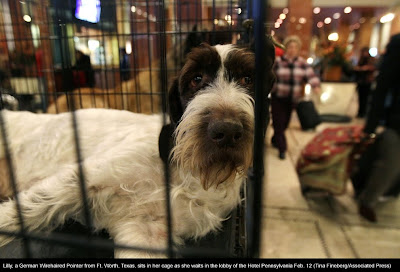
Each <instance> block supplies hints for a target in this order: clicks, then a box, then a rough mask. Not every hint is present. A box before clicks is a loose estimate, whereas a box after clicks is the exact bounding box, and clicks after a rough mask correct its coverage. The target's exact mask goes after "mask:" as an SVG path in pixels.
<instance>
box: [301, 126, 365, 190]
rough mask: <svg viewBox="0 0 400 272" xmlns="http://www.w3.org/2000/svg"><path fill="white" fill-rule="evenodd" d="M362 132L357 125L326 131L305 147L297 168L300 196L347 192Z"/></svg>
mask: <svg viewBox="0 0 400 272" xmlns="http://www.w3.org/2000/svg"><path fill="white" fill-rule="evenodd" d="M362 129H363V127H362V126H360V125H354V126H340V127H334V128H326V129H324V130H323V131H322V132H320V133H318V134H317V135H316V136H315V137H314V138H313V139H312V140H311V141H310V142H309V143H308V144H307V145H306V146H305V148H304V149H303V150H302V152H301V154H300V157H299V159H298V161H297V165H296V171H297V174H298V176H299V181H300V184H301V188H302V192H303V194H305V195H307V194H308V193H311V192H312V193H315V192H326V193H328V194H334V195H340V194H343V193H344V192H345V191H346V183H347V180H348V179H349V176H350V173H351V169H352V162H353V160H352V157H353V156H352V154H353V151H354V146H355V144H357V143H359V142H360V138H361V132H362Z"/></svg>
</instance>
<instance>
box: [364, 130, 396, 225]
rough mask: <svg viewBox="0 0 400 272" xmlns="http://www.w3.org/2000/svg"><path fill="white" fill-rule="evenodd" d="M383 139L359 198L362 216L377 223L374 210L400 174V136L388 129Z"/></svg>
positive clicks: (380, 141)
mask: <svg viewBox="0 0 400 272" xmlns="http://www.w3.org/2000/svg"><path fill="white" fill-rule="evenodd" d="M381 137H382V138H381V139H380V140H378V143H377V144H378V146H377V149H378V152H377V158H376V161H375V162H374V163H373V165H372V169H371V174H370V176H369V177H368V179H367V181H366V183H365V187H364V189H363V190H361V192H360V195H359V198H358V202H359V205H360V214H361V215H363V216H364V217H365V218H367V219H368V220H370V221H376V216H375V213H374V211H373V208H374V206H375V205H376V203H377V202H378V199H379V197H380V196H382V195H383V194H384V193H386V192H387V190H388V189H389V188H390V187H392V186H393V183H394V182H396V180H397V179H396V178H397V177H398V176H399V174H400V167H399V161H400V135H399V134H398V133H397V132H396V131H394V130H392V129H386V130H385V132H383V135H382V136H381Z"/></svg>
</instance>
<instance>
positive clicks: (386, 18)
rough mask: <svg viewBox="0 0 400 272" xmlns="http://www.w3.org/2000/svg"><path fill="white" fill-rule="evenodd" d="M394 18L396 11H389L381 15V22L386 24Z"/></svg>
mask: <svg viewBox="0 0 400 272" xmlns="http://www.w3.org/2000/svg"><path fill="white" fill-rule="evenodd" d="M393 19H394V13H388V14H385V15H384V16H382V17H381V20H380V22H381V23H382V24H384V23H388V22H390V21H392V20H393Z"/></svg>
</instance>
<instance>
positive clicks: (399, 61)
mask: <svg viewBox="0 0 400 272" xmlns="http://www.w3.org/2000/svg"><path fill="white" fill-rule="evenodd" d="M399 48H400V34H397V35H394V36H393V37H392V38H391V40H390V42H389V44H388V45H387V47H386V53H385V54H384V55H383V57H382V62H381V65H380V66H379V74H378V76H377V80H376V89H375V91H374V92H373V94H372V96H373V99H372V100H371V108H370V110H369V111H368V115H367V119H366V124H365V127H364V139H368V138H369V137H371V136H372V137H373V136H374V133H375V130H376V128H377V126H378V125H379V123H380V121H381V120H383V121H384V131H383V133H382V134H381V135H380V137H379V139H377V141H376V144H377V146H376V147H377V155H376V158H375V160H374V162H373V165H372V168H371V170H370V171H371V172H370V175H369V176H368V178H367V180H366V181H365V185H364V187H363V188H362V189H361V191H360V193H359V194H358V204H359V213H360V215H361V216H363V217H364V218H366V219H367V220H369V221H372V222H376V221H377V218H376V214H375V210H374V208H375V205H376V204H377V202H378V200H379V198H380V197H382V196H383V195H385V194H387V193H389V194H390V189H392V188H395V187H396V186H398V184H396V182H398V181H399V180H400V78H399V76H398V75H399V70H400V50H399Z"/></svg>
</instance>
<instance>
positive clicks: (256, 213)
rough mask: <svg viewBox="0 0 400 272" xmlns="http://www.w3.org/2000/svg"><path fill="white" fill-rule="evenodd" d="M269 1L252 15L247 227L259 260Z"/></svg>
mask: <svg viewBox="0 0 400 272" xmlns="http://www.w3.org/2000/svg"><path fill="white" fill-rule="evenodd" d="M266 2H267V1H265V0H254V1H253V3H252V4H253V7H252V14H253V19H254V36H253V37H254V45H255V59H256V63H255V66H256V75H255V109H254V116H255V128H254V151H253V169H252V171H251V173H250V176H249V177H250V186H249V187H250V191H249V197H250V199H249V207H248V217H247V218H246V224H247V227H248V232H247V234H248V254H249V257H253V258H258V257H259V255H260V238H261V237H260V230H261V218H262V216H261V208H262V192H263V188H262V187H263V186H262V183H263V175H264V129H263V127H264V124H265V122H266V116H265V115H264V114H263V110H264V108H265V107H266V106H267V105H266V104H267V103H266V99H265V97H266V95H267V94H266V93H265V89H266V84H265V75H266V71H267V69H266V62H265V61H264V60H265V47H264V44H265V29H264V22H265V7H266V4H267V3H266Z"/></svg>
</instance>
